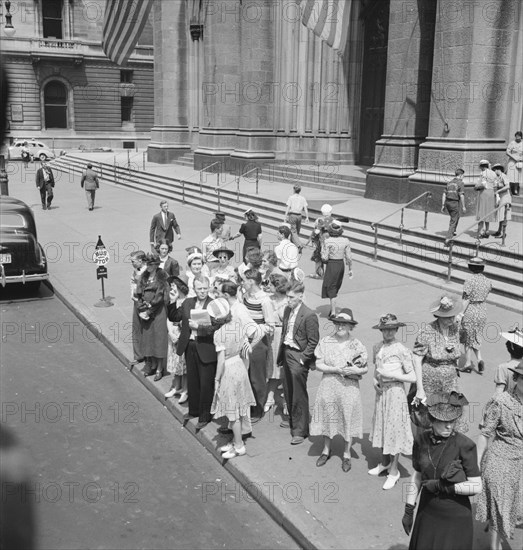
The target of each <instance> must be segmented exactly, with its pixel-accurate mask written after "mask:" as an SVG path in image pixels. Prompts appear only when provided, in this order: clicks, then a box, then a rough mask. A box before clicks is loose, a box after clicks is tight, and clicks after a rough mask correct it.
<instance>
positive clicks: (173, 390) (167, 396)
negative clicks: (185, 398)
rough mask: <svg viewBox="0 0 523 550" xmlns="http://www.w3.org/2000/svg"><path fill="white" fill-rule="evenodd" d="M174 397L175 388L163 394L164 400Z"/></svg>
mask: <svg viewBox="0 0 523 550" xmlns="http://www.w3.org/2000/svg"><path fill="white" fill-rule="evenodd" d="M175 395H176V389H175V388H172V389H171V390H169V391H168V392H167V393H164V397H165V399H169V398H171V397H174V396H175Z"/></svg>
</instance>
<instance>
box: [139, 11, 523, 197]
mask: <svg viewBox="0 0 523 550" xmlns="http://www.w3.org/2000/svg"><path fill="white" fill-rule="evenodd" d="M347 1H349V0H347ZM200 6H202V9H201V10H200V9H199V7H200ZM301 6H302V3H301V2H300V0H219V1H215V2H209V1H206V0H204V1H202V2H200V1H199V0H189V1H185V0H183V1H177V0H157V1H156V2H155V6H154V14H153V17H154V25H153V29H154V33H155V34H154V43H155V72H154V80H155V93H156V96H155V116H154V127H153V129H152V133H151V144H150V146H149V149H148V154H149V158H150V159H151V160H153V161H157V162H170V161H171V160H172V159H175V158H176V157H178V156H180V155H183V154H184V153H185V152H188V151H193V152H194V158H195V167H197V168H200V167H203V166H210V165H211V164H213V163H215V162H220V163H222V166H225V168H226V169H228V170H237V169H238V166H244V165H246V164H247V165H249V166H251V165H256V164H258V163H263V162H275V161H276V162H304V161H307V162H310V161H316V162H320V163H332V164H333V165H337V164H339V163H343V164H360V165H365V166H369V167H370V169H369V171H368V175H367V191H366V196H368V197H371V198H379V199H382V200H389V201H393V202H404V201H407V200H410V199H411V198H413V197H414V196H416V195H417V194H419V193H420V192H423V191H424V190H433V191H437V193H435V196H434V200H435V204H437V201H438V200H439V199H438V194H439V195H440V194H441V186H442V183H443V182H444V181H446V180H447V179H448V177H449V176H450V175H451V174H453V172H454V169H455V168H456V167H458V166H461V167H463V168H464V169H465V172H466V176H465V183H466V186H467V187H468V188H470V186H471V185H472V183H473V179H474V178H475V177H476V176H477V173H478V171H477V170H478V169H477V162H478V160H479V159H480V158H483V157H487V158H489V159H490V160H491V161H492V162H496V161H502V162H506V157H505V154H504V151H505V147H506V143H507V141H510V139H512V137H513V134H514V132H515V131H516V130H518V129H521V126H522V121H523V111H522V90H521V83H522V78H521V77H522V76H523V70H522V69H521V67H523V47H522V46H523V29H522V26H523V22H522V13H521V3H520V1H519V0H474V1H472V0H471V1H470V2H468V1H467V0H464V1H462V2H456V1H454V0H437V1H433V2H420V1H417V0H352V1H351V18H350V29H349V33H348V42H347V45H346V48H345V51H344V55H343V56H338V55H337V54H336V53H334V52H333V51H332V50H331V49H330V48H329V46H328V45H326V44H325V43H324V42H322V41H321V40H320V39H319V38H318V37H316V36H315V35H314V34H313V33H312V32H311V31H310V30H308V29H307V28H306V27H305V26H303V25H302V23H301Z"/></svg>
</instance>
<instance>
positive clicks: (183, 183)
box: [182, 180, 185, 204]
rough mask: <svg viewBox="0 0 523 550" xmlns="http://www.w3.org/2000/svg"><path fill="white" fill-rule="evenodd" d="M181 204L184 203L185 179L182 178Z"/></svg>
mask: <svg viewBox="0 0 523 550" xmlns="http://www.w3.org/2000/svg"><path fill="white" fill-rule="evenodd" d="M182 204H185V180H182Z"/></svg>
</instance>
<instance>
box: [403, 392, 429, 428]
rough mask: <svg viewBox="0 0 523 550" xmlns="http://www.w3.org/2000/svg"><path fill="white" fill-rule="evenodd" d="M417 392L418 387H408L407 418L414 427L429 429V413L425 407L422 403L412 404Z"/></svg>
mask: <svg viewBox="0 0 523 550" xmlns="http://www.w3.org/2000/svg"><path fill="white" fill-rule="evenodd" d="M417 391H418V386H417V384H416V383H413V384H412V385H411V386H410V390H409V393H408V394H407V405H408V407H409V416H410V420H411V422H412V423H413V424H414V426H417V427H418V428H423V429H427V428H430V422H429V414H428V413H429V412H428V409H427V407H426V406H425V405H423V404H422V403H414V398H415V397H416V393H417Z"/></svg>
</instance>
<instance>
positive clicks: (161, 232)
mask: <svg viewBox="0 0 523 550" xmlns="http://www.w3.org/2000/svg"><path fill="white" fill-rule="evenodd" d="M174 233H176V235H177V237H178V239H181V238H182V234H181V231H180V226H179V225H178V222H177V221H176V216H175V215H174V214H173V213H172V212H169V203H168V202H167V201H162V202H160V212H159V213H158V214H155V215H154V216H153V219H152V220H151V228H150V230H149V240H150V241H151V249H152V251H153V252H154V253H156V252H157V246H158V245H159V243H160V241H161V240H162V239H167V240H168V241H169V242H170V243H172V242H173V241H174Z"/></svg>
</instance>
